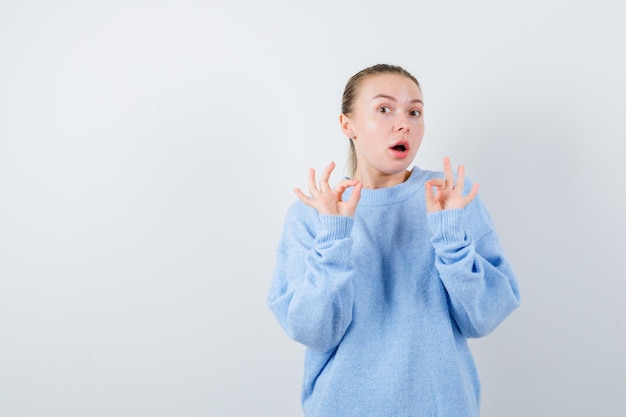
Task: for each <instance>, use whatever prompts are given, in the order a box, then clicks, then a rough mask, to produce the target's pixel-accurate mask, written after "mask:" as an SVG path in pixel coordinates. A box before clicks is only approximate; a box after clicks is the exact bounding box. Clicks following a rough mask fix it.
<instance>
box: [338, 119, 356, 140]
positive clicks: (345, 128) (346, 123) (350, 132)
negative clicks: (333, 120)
mask: <svg viewBox="0 0 626 417" xmlns="http://www.w3.org/2000/svg"><path fill="white" fill-rule="evenodd" d="M339 124H340V125H341V131H342V132H343V134H344V135H346V136H347V137H348V138H351V137H353V136H355V135H356V132H355V131H354V129H353V127H352V119H350V118H349V117H348V116H346V115H345V114H343V113H341V114H340V115H339Z"/></svg>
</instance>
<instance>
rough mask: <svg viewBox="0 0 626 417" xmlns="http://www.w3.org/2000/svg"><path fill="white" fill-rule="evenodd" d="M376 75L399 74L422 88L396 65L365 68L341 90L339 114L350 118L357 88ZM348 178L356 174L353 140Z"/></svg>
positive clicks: (412, 77) (349, 155) (409, 74)
mask: <svg viewBox="0 0 626 417" xmlns="http://www.w3.org/2000/svg"><path fill="white" fill-rule="evenodd" d="M378 74H400V75H403V76H405V77H407V78H409V79H410V80H411V81H413V82H414V83H415V85H417V88H419V89H420V90H421V89H422V87H421V86H420V83H419V81H417V78H415V77H414V76H413V75H412V74H411V73H410V72H408V71H407V70H405V69H404V68H402V67H400V66H397V65H389V64H376V65H373V66H371V67H368V68H365V69H363V70H361V71H359V72H357V73H356V74H354V75H353V76H352V77H350V79H349V80H348V82H347V83H346V88H344V90H343V97H342V99H341V113H343V114H344V115H346V116H348V117H350V116H351V114H352V111H353V108H352V107H353V105H354V99H355V98H356V95H357V94H358V92H359V88H360V87H361V84H362V83H363V80H365V79H366V78H367V77H370V76H372V75H378ZM348 152H349V153H348V177H353V176H354V174H355V173H356V167H357V158H356V150H355V149H354V142H353V139H352V138H350V149H349V151H348Z"/></svg>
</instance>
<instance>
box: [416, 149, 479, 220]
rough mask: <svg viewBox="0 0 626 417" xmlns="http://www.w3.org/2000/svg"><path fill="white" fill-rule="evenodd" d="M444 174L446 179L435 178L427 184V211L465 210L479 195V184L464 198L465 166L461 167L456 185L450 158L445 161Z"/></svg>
mask: <svg viewBox="0 0 626 417" xmlns="http://www.w3.org/2000/svg"><path fill="white" fill-rule="evenodd" d="M443 172H444V176H445V178H435V179H432V180H429V181H426V183H425V187H426V211H427V212H428V213H434V212H437V211H441V210H454V209H462V208H465V206H467V205H468V204H469V203H471V202H472V200H474V197H476V194H478V184H474V186H473V187H472V189H471V190H470V192H469V193H468V194H467V195H466V196H463V186H464V184H465V167H464V166H463V165H459V174H458V178H457V181H456V184H454V175H453V174H452V167H451V164H450V158H448V157H447V156H446V157H445V158H444V159H443ZM433 188H435V189H436V192H435V191H433Z"/></svg>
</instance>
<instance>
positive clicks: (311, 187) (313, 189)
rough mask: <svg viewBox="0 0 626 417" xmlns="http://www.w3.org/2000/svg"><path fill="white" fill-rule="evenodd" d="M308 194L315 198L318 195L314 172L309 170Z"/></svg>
mask: <svg viewBox="0 0 626 417" xmlns="http://www.w3.org/2000/svg"><path fill="white" fill-rule="evenodd" d="M309 193H310V194H311V195H312V196H313V197H315V196H317V194H318V190H317V184H315V170H314V169H313V168H311V169H309Z"/></svg>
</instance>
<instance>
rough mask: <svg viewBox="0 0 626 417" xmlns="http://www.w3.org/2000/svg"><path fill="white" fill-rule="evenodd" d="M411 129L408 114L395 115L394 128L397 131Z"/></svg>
mask: <svg viewBox="0 0 626 417" xmlns="http://www.w3.org/2000/svg"><path fill="white" fill-rule="evenodd" d="M410 129H411V124H410V123H409V116H408V115H406V114H398V116H397V117H396V130H397V131H398V132H408V131H409V130H410Z"/></svg>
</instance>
